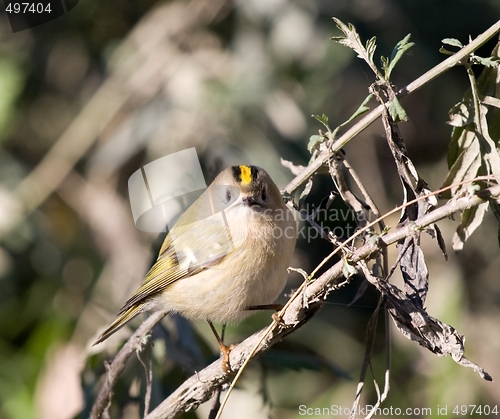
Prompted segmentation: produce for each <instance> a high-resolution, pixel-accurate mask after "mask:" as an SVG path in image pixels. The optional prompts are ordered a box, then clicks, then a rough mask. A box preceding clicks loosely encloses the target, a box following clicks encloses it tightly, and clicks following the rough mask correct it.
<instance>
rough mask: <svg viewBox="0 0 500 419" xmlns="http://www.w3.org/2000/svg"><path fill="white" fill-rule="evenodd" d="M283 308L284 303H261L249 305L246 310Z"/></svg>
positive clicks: (275, 309)
mask: <svg viewBox="0 0 500 419" xmlns="http://www.w3.org/2000/svg"><path fill="white" fill-rule="evenodd" d="M282 308H283V305H282V304H261V305H258V306H248V307H245V310H274V311H280V310H281V309H282Z"/></svg>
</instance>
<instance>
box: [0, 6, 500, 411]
mask: <svg viewBox="0 0 500 419" xmlns="http://www.w3.org/2000/svg"><path fill="white" fill-rule="evenodd" d="M499 15H500V4H499V3H498V1H496V0H464V1H461V2H456V1H451V0H450V1H443V2H440V4H439V5H438V4H436V2H431V1H427V0H426V1H418V2H415V1H411V0H403V1H401V0H376V1H366V0H356V1H325V0H315V1H309V2H306V1H299V0H297V1H284V0H273V1H268V0H239V1H235V2H229V1H224V0H217V1H210V2H206V1H203V0H198V1H190V2H185V1H181V0H178V1H165V2H154V1H144V0H141V1H138V0H137V1H135V0H130V1H118V0H105V1H100V2H95V1H94V2H93V1H89V0H86V1H84V0H82V1H81V2H80V4H78V6H77V7H75V8H74V9H73V10H72V11H71V12H70V13H68V14H67V15H66V16H65V17H63V18H60V19H56V20H54V21H52V22H50V23H47V24H45V25H43V26H40V27H37V28H34V29H32V30H28V31H23V32H19V33H16V34H13V33H12V32H11V30H10V28H9V26H8V20H7V17H6V16H5V15H4V14H3V15H1V16H0V37H1V41H2V42H0V147H1V151H0V243H1V247H0V417H1V418H5V419H35V418H40V419H45V418H50V419H54V418H61V419H63V418H69V417H82V418H83V417H86V416H87V414H88V409H89V406H88V405H86V403H89V402H91V401H92V399H93V397H94V396H95V391H96V385H98V384H99V383H98V380H99V377H100V375H101V374H102V373H103V372H104V364H103V361H104V359H106V358H107V357H109V356H111V355H112V354H113V353H115V351H116V347H117V345H118V344H119V342H120V341H121V340H120V339H121V338H123V336H125V334H126V330H122V333H123V334H117V336H116V337H114V338H112V339H110V340H109V341H108V342H107V343H106V344H105V345H103V346H104V349H103V348H102V347H96V348H93V349H90V348H89V346H90V344H91V343H92V342H93V340H94V338H95V337H96V336H97V334H98V331H99V330H101V328H102V327H103V326H104V325H105V324H106V323H107V322H108V321H110V320H111V319H112V318H113V316H114V314H115V312H116V311H117V309H118V308H119V307H120V306H121V304H122V303H123V302H124V301H125V300H126V298H127V297H128V296H129V295H130V294H131V292H132V291H133V290H134V289H135V288H136V286H137V285H138V284H139V283H140V281H141V279H142V276H143V275H144V273H145V271H146V270H147V268H148V266H149V264H150V262H151V260H152V258H153V255H154V254H155V252H157V248H158V247H157V245H156V247H155V245H153V242H154V237H153V236H151V235H146V234H143V233H140V232H139V231H137V230H136V229H135V226H134V225H133V220H132V216H131V212H130V207H129V204H128V192H127V180H128V177H129V176H130V175H131V174H132V173H133V172H134V171H135V170H137V169H138V168H139V167H141V166H142V165H144V164H145V163H147V162H150V161H152V160H154V159H156V158H159V157H162V156H164V155H166V154H169V153H172V152H175V151H179V150H183V149H185V148H189V147H193V146H195V147H196V149H197V152H198V155H199V156H200V159H201V161H202V165H203V168H204V172H205V175H206V178H207V179H206V180H207V182H209V181H210V180H211V178H212V177H213V176H214V175H215V174H216V173H217V172H218V170H219V169H220V168H221V167H223V166H227V165H230V164H235V163H252V164H257V165H259V166H262V167H264V168H266V169H267V170H268V171H269V172H270V173H271V175H272V176H273V178H274V179H275V180H276V182H277V183H278V184H279V185H280V186H283V185H284V184H285V183H286V181H287V180H288V179H290V176H291V175H290V173H289V172H288V170H287V169H284V168H283V167H281V165H280V157H283V158H284V159H286V160H291V161H293V162H295V163H298V164H299V163H302V164H305V163H306V162H307V161H308V159H309V157H310V155H309V153H308V151H307V146H308V141H309V138H310V137H311V135H313V134H316V133H317V131H318V129H320V128H321V125H320V124H319V123H318V121H316V120H315V119H313V118H311V117H310V115H311V114H320V115H321V114H325V115H327V116H328V119H329V124H330V126H337V125H339V124H340V123H341V122H343V121H345V120H346V119H348V118H349V117H350V116H351V115H352V114H353V113H354V112H355V111H356V109H357V108H358V106H359V104H360V103H361V102H362V101H363V99H364V98H365V97H366V95H367V87H368V86H369V85H370V84H371V83H372V82H373V81H374V77H373V75H372V74H371V72H370V70H368V69H367V68H366V67H364V65H363V64H361V63H360V61H359V60H357V59H356V57H355V54H353V53H352V52H351V51H349V50H348V49H347V48H343V47H342V46H340V45H338V44H336V43H334V42H332V41H330V37H331V36H334V35H338V31H337V29H336V27H335V24H334V22H333V21H332V20H331V17H332V16H337V17H339V18H340V19H341V20H342V21H344V22H352V23H353V24H354V25H355V26H356V28H357V29H358V31H359V32H360V34H361V35H362V38H363V39H364V40H366V39H368V38H370V37H371V36H373V35H376V36H377V45H378V47H377V52H376V54H375V60H378V58H379V56H378V55H377V54H380V55H384V56H388V55H389V54H390V52H391V50H392V48H393V46H394V45H395V44H396V43H397V42H398V41H399V40H400V39H402V38H404V37H405V36H406V35H407V34H408V33H411V39H412V41H413V42H414V43H415V45H414V46H413V48H412V49H411V50H410V51H408V52H407V53H406V55H405V56H404V57H403V58H402V59H401V61H400V62H399V63H398V65H397V67H396V68H395V69H394V70H392V74H391V78H392V81H393V83H394V84H396V86H398V87H402V86H404V85H405V84H407V83H409V82H411V81H412V80H413V79H414V78H416V77H418V76H419V75H421V74H422V73H424V72H425V71H426V70H428V69H429V68H431V67H432V66H433V65H435V64H437V63H438V62H440V61H441V60H442V59H443V57H442V55H441V54H439V47H440V46H441V40H442V39H443V38H456V39H459V40H461V42H462V43H464V44H465V43H466V42H467V39H468V36H469V35H472V36H475V35H477V34H479V33H480V32H482V31H483V30H485V29H486V28H487V27H489V26H490V25H491V24H492V23H493V22H494V21H495V20H496V19H497V17H498V16H499ZM492 45H493V44H492V43H490V44H487V45H486V46H485V47H484V48H483V50H482V51H484V54H479V55H482V56H488V55H489V54H490V52H491V49H492ZM467 88H468V80H467V75H466V73H465V71H464V70H463V69H461V68H457V69H453V70H451V71H449V72H447V73H446V74H445V75H443V76H442V77H440V78H439V79H438V80H436V81H434V82H433V83H432V84H431V85H429V86H426V87H425V88H423V89H422V90H421V91H419V92H417V93H416V94H414V95H412V96H411V97H409V98H408V99H406V101H405V103H404V107H405V110H406V112H407V115H408V117H409V122H408V123H406V124H404V125H402V127H401V128H402V130H403V135H404V137H405V140H406V142H407V145H408V148H409V150H408V152H409V154H410V155H411V157H412V159H413V161H414V162H415V164H416V165H419V170H420V171H421V172H423V174H424V177H425V178H426V180H427V181H428V183H429V185H430V188H431V189H436V188H437V187H439V185H441V184H442V182H443V180H444V176H446V171H447V165H446V153H447V148H448V143H449V139H450V132H451V129H450V127H449V126H447V125H446V124H445V122H446V121H447V120H448V116H447V112H448V110H449V109H450V108H451V107H452V106H453V104H455V103H457V102H459V101H460V100H461V98H462V97H463V95H464V92H465V91H466V90H467ZM382 134H383V130H382V128H381V125H380V124H378V123H377V124H374V125H373V126H372V127H370V129H369V130H367V131H365V133H363V134H362V135H361V136H359V137H358V138H357V139H356V140H355V141H352V142H351V143H350V144H349V145H348V146H347V147H346V152H347V155H348V156H349V161H350V162H351V163H352V164H353V165H354V166H355V167H356V170H357V171H358V174H359V176H360V177H361V178H362V180H363V182H364V183H365V185H366V186H367V187H368V188H369V190H370V193H371V194H372V196H373V197H375V199H376V201H377V205H379V207H380V209H381V210H382V211H386V210H388V209H390V208H392V207H393V206H394V205H395V204H396V203H398V202H400V201H401V196H400V192H399V191H400V189H401V188H400V186H399V184H398V182H399V180H398V177H397V173H396V169H395V167H393V166H392V165H390V164H387V162H390V161H391V160H390V159H391V156H390V151H389V150H388V148H387V146H386V143H385V140H384V139H383V138H382V137H381V136H382ZM68 162H71V164H70V165H69V166H67V163H68ZM73 163H74V164H73ZM35 168H37V171H35V172H34V170H35ZM30 174H31V175H30ZM28 176H30V177H28ZM27 177H28V180H26V179H27ZM333 188H334V187H333V185H332V184H331V183H330V182H329V181H328V180H327V178H326V177H325V179H324V180H321V179H320V180H319V181H315V184H314V187H313V189H312V191H311V194H310V195H309V197H308V199H307V201H306V203H310V204H311V205H312V204H313V203H318V202H319V201H320V200H321V199H322V198H323V197H324V196H325V191H330V190H331V189H333ZM45 191H47V195H48V196H47V198H46V199H45V198H44V194H45ZM339 205H341V204H339ZM25 208H28V211H26V210H25ZM341 210H342V207H341V206H340V207H339V209H338V211H339V212H338V213H339V214H343V213H342V211H341ZM487 217H488V215H487ZM490 219H491V220H490V221H488V220H487V222H486V223H485V224H484V225H482V226H481V227H480V228H479V231H477V232H476V233H475V234H474V235H472V236H471V238H470V239H469V241H468V242H467V244H466V246H465V248H464V250H463V251H462V253H460V254H459V256H452V257H451V258H450V261H449V262H448V263H447V264H445V263H444V262H443V261H442V258H441V255H440V254H439V252H437V251H435V256H433V254H432V253H431V254H430V255H429V256H427V255H426V259H427V264H428V266H429V271H430V278H431V279H430V281H431V282H430V292H429V298H428V300H427V303H426V304H427V307H428V311H429V313H430V314H432V315H435V316H436V317H439V318H440V319H442V320H444V321H446V322H447V323H450V324H453V326H455V327H456V328H457V329H458V330H459V331H460V332H461V333H463V334H465V335H466V336H467V337H468V341H467V351H468V352H467V354H469V353H470V354H471V356H472V355H474V359H475V361H477V362H478V363H479V364H480V365H482V366H484V367H485V368H486V369H487V370H488V371H490V372H491V373H492V375H493V378H494V379H497V381H498V378H499V377H498V376H499V375H500V374H499V373H500V361H499V358H498V352H499V350H500V341H499V338H498V336H500V334H499V333H498V332H499V326H498V320H497V319H498V316H499V314H500V313H499V311H500V306H499V304H500V297H499V296H500V286H499V284H500V282H499V281H498V270H499V267H500V266H499V264H500V258H499V257H498V248H497V243H496V240H497V239H496V234H492V233H491V231H496V227H494V220H493V217H490ZM345 221H346V220H342V219H333V220H329V223H330V227H331V228H332V229H335V228H337V231H341V232H342V231H344V232H345V231H346V228H347V227H346V223H345ZM350 221H352V220H350ZM392 221H393V223H396V222H397V219H394V220H392ZM389 224H390V222H389ZM443 224H444V225H442V229H443V232H444V235H445V239H446V240H447V241H448V242H449V241H450V240H451V236H452V234H453V230H454V227H456V225H455V224H453V223H451V222H449V223H443ZM393 225H394V224H393ZM351 227H352V226H351ZM423 245H424V246H425V243H424V244H423ZM329 251H330V248H329V247H328V245H327V243H326V242H325V243H323V242H321V241H320V240H319V239H316V240H312V239H311V240H308V239H307V237H304V238H302V239H301V241H300V242H299V245H298V249H297V252H296V257H295V260H294V262H293V265H294V266H296V267H301V268H303V269H304V270H305V271H310V269H311V268H313V267H314V266H316V265H317V263H318V262H319V261H320V260H321V259H322V258H323V257H324V256H326V255H327V254H328V253H329ZM390 256H392V255H390ZM299 281H300V278H299V277H298V276H296V277H294V276H292V277H291V280H290V288H293V287H296V286H297V284H298V283H299ZM356 281H357V280H355V281H354V283H353V286H352V287H347V288H345V289H342V290H340V291H339V292H338V293H336V294H335V300H332V301H329V304H327V306H326V307H325V308H324V309H323V310H322V312H321V313H320V315H319V316H318V317H317V318H315V319H314V320H313V321H312V322H311V323H310V324H309V325H307V326H306V327H304V328H303V329H301V330H300V331H299V332H298V333H295V334H293V335H291V336H290V337H289V338H288V339H287V340H286V341H285V342H284V346H283V347H282V348H276V352H274V354H273V351H274V349H273V351H271V352H270V353H269V355H268V356H267V357H264V358H263V359H262V361H261V362H255V363H254V365H252V367H251V368H250V369H249V370H248V372H247V373H246V378H245V379H244V380H243V383H242V388H243V389H245V390H246V391H243V390H241V392H239V393H238V395H237V396H235V402H234V405H233V406H231V404H230V405H229V406H228V414H229V415H231V413H229V412H231V411H232V410H231V409H238V406H237V404H238V403H237V402H238V401H239V402H240V403H244V405H245V406H246V409H248V412H250V411H252V410H251V407H252V408H254V410H255V411H257V410H258V407H259V406H260V405H261V404H262V403H264V400H267V408H268V409H271V410H272V411H273V412H274V415H275V416H276V417H280V418H282V417H283V418H292V417H298V416H299V414H298V412H299V410H298V406H299V405H300V404H305V405H307V406H308V407H316V406H320V407H326V406H331V405H339V406H343V407H349V406H350V404H351V403H352V400H353V397H354V393H355V380H354V381H349V380H348V379H346V375H349V376H350V377H352V378H357V376H358V374H359V368H360V365H361V362H362V357H363V350H364V330H365V327H366V323H367V321H368V319H369V317H370V314H371V312H372V310H373V307H374V305H375V304H376V294H375V293H374V292H372V293H370V292H368V293H367V294H366V295H365V296H364V297H363V299H361V300H358V301H357V302H356V304H355V305H353V306H347V303H349V302H350V301H351V300H352V299H353V297H354V295H355V293H356V290H357V288H358V284H357V283H356ZM268 322H269V313H261V314H258V315H256V316H255V317H253V318H252V319H249V320H248V321H246V322H244V323H243V324H242V325H240V326H238V327H231V328H230V329H229V332H228V336H227V339H228V341H231V342H235V341H238V340H241V339H242V338H243V337H245V336H247V335H248V334H250V333H252V332H254V331H256V330H258V328H259V327H262V326H264V325H265V324H267V323H268ZM165 324H166V326H165V328H163V329H162V330H160V331H158V333H162V334H163V335H162V337H163V338H164V339H163V340H161V341H162V342H165V344H164V345H163V346H162V345H160V344H159V345H157V346H155V347H154V348H152V351H153V358H154V359H155V360H156V361H157V362H156V363H155V369H154V382H153V397H152V402H153V405H154V404H155V403H158V402H159V401H161V400H162V398H163V397H165V396H166V395H167V394H168V393H169V392H171V391H172V390H173V389H175V387H176V385H178V384H179V383H180V382H182V381H183V379H184V378H185V377H186V375H187V374H191V373H192V372H193V371H195V370H196V369H199V368H201V367H202V366H203V365H205V364H206V363H207V362H209V360H210V359H213V357H215V355H216V353H217V348H216V346H215V342H213V341H212V337H211V336H210V335H209V331H208V330H207V329H206V327H205V325H204V324H202V323H201V322H200V323H196V324H195V325H194V330H192V328H191V327H190V326H189V325H188V323H187V322H185V321H183V320H182V319H178V318H175V317H170V318H168V319H167V320H166V322H165ZM382 324H383V322H381V321H380V322H379V327H380V328H382V326H381V325H382ZM380 332H381V333H379V337H378V339H379V340H378V341H377V342H376V343H375V349H374V351H375V353H374V365H373V368H374V372H375V374H379V373H380V371H382V369H383V365H384V359H383V358H384V353H383V352H382V351H381V349H382V347H383V333H382V332H383V331H382V330H381V331H380ZM202 337H205V339H203V338H202ZM287 342H288V345H287ZM209 345H210V346H209ZM280 350H281V351H282V352H279V351H280ZM311 351H312V352H313V356H309V355H310V353H311ZM375 361H380V363H375ZM290 366H295V367H296V368H290ZM297 366H300V369H298V370H297ZM340 366H341V367H340ZM143 377H144V372H143V370H142V366H141V364H140V362H139V360H137V359H135V360H132V362H131V363H130V366H129V369H128V370H127V371H126V373H125V374H124V376H123V377H122V380H121V382H120V384H119V386H118V387H117V389H116V396H115V397H116V399H117V403H116V404H117V405H119V406H124V410H123V411H122V412H118V411H112V413H113V414H114V415H116V417H118V416H120V415H121V417H125V418H136V417H139V416H138V415H139V413H138V412H139V408H140V400H141V399H142V397H143V392H144V388H143V381H144V380H143ZM392 380H393V384H392V389H391V394H390V397H389V400H388V401H387V405H389V406H394V407H401V408H408V407H431V408H432V409H436V408H437V406H438V405H440V406H443V405H449V406H454V405H455V404H471V403H476V404H489V405H494V404H497V405H498V404H500V399H499V396H498V394H500V391H499V387H498V384H496V383H494V384H488V383H483V382H482V380H480V379H479V378H477V377H476V376H475V375H474V373H473V372H471V371H467V370H464V369H461V368H460V367H458V366H456V365H454V363H453V362H452V361H451V360H448V359H435V358H433V357H432V356H431V355H430V354H426V353H424V352H423V351H421V350H419V349H418V348H417V347H415V346H413V345H411V343H410V342H406V341H405V340H404V339H402V338H400V337H398V336H395V342H394V345H393V370H392ZM262 383H264V384H262ZM365 391H366V393H365V398H366V400H365V402H366V403H367V404H369V403H370V401H371V399H370V397H373V395H374V393H375V390H374V389H366V390H365ZM263 395H264V396H263ZM141 409H142V407H141ZM240 409H241V408H240ZM80 412H82V413H80ZM206 412H207V409H206V408H205V409H204V408H201V409H200V410H199V415H200V417H206V416H207V413H206ZM232 412H233V413H232V417H240V418H241V417H243V413H242V412H241V410H239V411H238V413H237V414H236V413H234V411H232ZM258 414H260V415H262V414H263V413H262V411H261V412H260V413H258ZM256 415H257V413H256V414H255V415H254V416H252V417H254V418H255V417H257V416H256ZM187 417H196V414H195V413H191V414H190V416H187ZM261 417H265V416H261Z"/></svg>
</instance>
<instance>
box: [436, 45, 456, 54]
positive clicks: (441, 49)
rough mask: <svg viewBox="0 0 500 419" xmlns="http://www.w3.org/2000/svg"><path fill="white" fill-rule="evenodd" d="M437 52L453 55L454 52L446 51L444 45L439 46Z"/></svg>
mask: <svg viewBox="0 0 500 419" xmlns="http://www.w3.org/2000/svg"><path fill="white" fill-rule="evenodd" d="M439 52H440V53H441V54H444V55H453V54H454V52H451V51H448V50H447V49H446V48H445V47H441V48H439Z"/></svg>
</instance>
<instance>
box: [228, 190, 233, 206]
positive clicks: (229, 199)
mask: <svg viewBox="0 0 500 419" xmlns="http://www.w3.org/2000/svg"><path fill="white" fill-rule="evenodd" d="M232 197H233V195H232V194H231V191H230V190H229V189H228V190H227V191H226V203H227V202H229V201H231V198H232Z"/></svg>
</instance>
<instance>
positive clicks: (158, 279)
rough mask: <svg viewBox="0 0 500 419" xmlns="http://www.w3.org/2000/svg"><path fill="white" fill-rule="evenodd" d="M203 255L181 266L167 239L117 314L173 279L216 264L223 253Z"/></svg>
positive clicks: (178, 278)
mask: <svg viewBox="0 0 500 419" xmlns="http://www.w3.org/2000/svg"><path fill="white" fill-rule="evenodd" d="M167 240H168V237H167V239H166V240H165V242H167ZM203 256H204V257H202V258H199V259H197V260H196V262H195V263H190V264H189V265H186V264H184V266H181V264H179V259H178V255H177V253H176V251H175V249H174V246H173V245H172V242H171V241H169V245H168V246H165V243H164V244H163V246H162V251H161V252H160V256H159V257H158V259H157V261H156V262H155V264H154V265H153V266H152V267H151V269H150V270H149V272H148V273H147V274H146V277H145V278H144V280H143V282H142V285H141V286H140V287H139V288H138V289H137V291H136V292H135V293H134V295H132V297H130V298H129V299H128V300H127V302H126V303H125V304H124V305H123V307H122V308H121V309H120V311H119V313H118V314H123V313H124V312H126V311H127V310H128V309H129V308H131V307H133V306H134V305H137V304H138V303H141V302H143V301H144V300H145V299H147V298H148V297H151V296H153V295H155V294H157V293H160V292H162V291H164V290H165V289H166V288H167V287H168V286H169V285H171V284H172V283H174V282H175V281H178V280H181V279H186V278H189V277H191V276H193V275H196V274H197V273H200V272H201V271H204V270H205V269H208V268H210V267H211V266H213V265H216V264H217V263H219V262H220V261H221V260H222V259H223V258H224V256H225V254H221V255H215V256H213V255H211V257H210V256H209V255H203Z"/></svg>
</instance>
